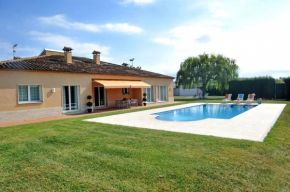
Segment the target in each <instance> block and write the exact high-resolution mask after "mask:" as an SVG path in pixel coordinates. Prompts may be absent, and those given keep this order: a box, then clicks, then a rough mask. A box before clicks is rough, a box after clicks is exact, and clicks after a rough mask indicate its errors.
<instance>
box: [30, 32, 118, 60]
mask: <svg viewBox="0 0 290 192" xmlns="http://www.w3.org/2000/svg"><path fill="white" fill-rule="evenodd" d="M29 34H30V35H31V36H32V38H33V39H34V40H38V41H41V42H44V43H45V44H46V45H48V46H50V47H49V48H53V49H57V50H62V48H63V47H64V46H68V47H72V48H73V49H74V50H73V55H77V56H85V57H89V58H90V57H92V54H91V53H92V52H93V50H97V51H100V52H102V55H104V56H102V60H105V61H111V60H113V58H110V57H109V55H110V47H108V46H103V45H99V44H96V43H83V42H80V41H78V40H76V39H73V38H70V37H66V36H63V35H59V34H54V33H41V32H38V31H31V32H29Z"/></svg>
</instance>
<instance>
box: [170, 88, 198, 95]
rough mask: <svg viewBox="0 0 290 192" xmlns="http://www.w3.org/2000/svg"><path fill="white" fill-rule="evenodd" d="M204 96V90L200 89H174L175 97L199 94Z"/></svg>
mask: <svg viewBox="0 0 290 192" xmlns="http://www.w3.org/2000/svg"><path fill="white" fill-rule="evenodd" d="M200 93H201V94H202V90H200V89H181V88H174V96H194V95H198V94H200Z"/></svg>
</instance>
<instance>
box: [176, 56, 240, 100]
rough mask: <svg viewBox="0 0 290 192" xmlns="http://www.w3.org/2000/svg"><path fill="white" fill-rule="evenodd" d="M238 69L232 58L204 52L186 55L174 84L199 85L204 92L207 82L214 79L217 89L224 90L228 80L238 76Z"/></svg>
mask: <svg viewBox="0 0 290 192" xmlns="http://www.w3.org/2000/svg"><path fill="white" fill-rule="evenodd" d="M238 69H239V67H238V66H237V65H236V63H235V60H233V59H230V58H227V57H224V56H223V55H214V54H211V55H208V54H205V53H204V54H202V55H198V57H188V58H187V59H186V60H185V61H184V62H182V63H181V64H180V69H179V71H178V72H177V75H176V84H177V86H180V85H182V86H183V87H184V88H191V87H193V86H194V85H200V86H201V89H202V91H203V94H205V92H206V87H207V85H208V83H209V82H210V81H211V80H214V81H215V82H217V84H218V89H219V90H221V91H224V90H226V89H227V88H228V82H229V81H230V80H232V79H235V78H237V77H238Z"/></svg>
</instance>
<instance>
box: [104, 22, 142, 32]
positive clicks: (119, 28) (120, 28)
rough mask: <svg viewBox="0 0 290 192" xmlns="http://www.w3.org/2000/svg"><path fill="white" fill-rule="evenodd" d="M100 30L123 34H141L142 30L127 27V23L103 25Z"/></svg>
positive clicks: (130, 26) (131, 26)
mask: <svg viewBox="0 0 290 192" xmlns="http://www.w3.org/2000/svg"><path fill="white" fill-rule="evenodd" d="M102 28H105V29H107V30H109V31H116V32H123V33H141V32H142V31H143V30H142V29H141V28H140V27H136V26H133V25H129V24H127V23H119V24H111V23H108V24H106V25H103V26H102Z"/></svg>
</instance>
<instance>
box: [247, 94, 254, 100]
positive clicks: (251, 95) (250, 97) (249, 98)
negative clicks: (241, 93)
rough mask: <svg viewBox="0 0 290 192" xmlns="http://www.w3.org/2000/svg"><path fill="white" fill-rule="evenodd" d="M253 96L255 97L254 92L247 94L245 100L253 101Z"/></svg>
mask: <svg viewBox="0 0 290 192" xmlns="http://www.w3.org/2000/svg"><path fill="white" fill-rule="evenodd" d="M254 98H255V93H253V94H248V99H247V100H246V102H252V101H254Z"/></svg>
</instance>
